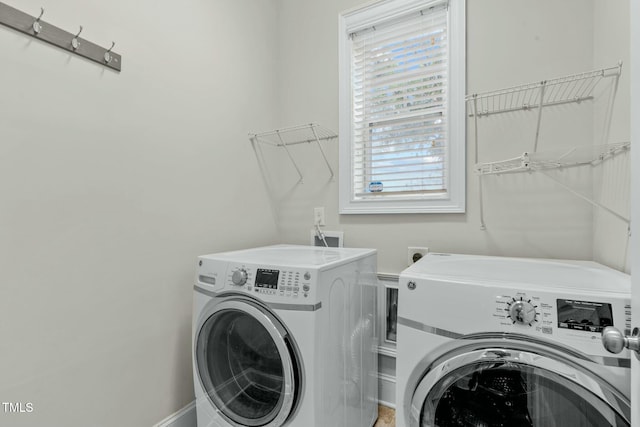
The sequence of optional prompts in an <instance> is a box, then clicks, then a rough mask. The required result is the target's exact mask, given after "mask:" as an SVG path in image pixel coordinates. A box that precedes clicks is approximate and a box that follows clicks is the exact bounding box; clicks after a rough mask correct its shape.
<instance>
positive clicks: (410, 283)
mask: <svg viewBox="0 0 640 427" xmlns="http://www.w3.org/2000/svg"><path fill="white" fill-rule="evenodd" d="M407 288H409V290H410V291H412V290H414V289H415V288H416V282H413V281H411V282H409V283H407Z"/></svg>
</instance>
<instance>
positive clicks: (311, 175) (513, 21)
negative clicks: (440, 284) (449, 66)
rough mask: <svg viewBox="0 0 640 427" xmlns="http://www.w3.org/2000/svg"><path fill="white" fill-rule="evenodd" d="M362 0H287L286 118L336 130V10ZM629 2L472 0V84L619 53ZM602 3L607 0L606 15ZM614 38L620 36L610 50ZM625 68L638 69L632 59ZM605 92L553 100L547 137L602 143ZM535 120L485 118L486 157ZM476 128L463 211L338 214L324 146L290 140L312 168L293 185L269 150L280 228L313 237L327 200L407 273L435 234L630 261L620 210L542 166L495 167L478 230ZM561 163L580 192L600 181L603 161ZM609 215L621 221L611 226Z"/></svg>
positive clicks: (540, 73)
mask: <svg viewBox="0 0 640 427" xmlns="http://www.w3.org/2000/svg"><path fill="white" fill-rule="evenodd" d="M359 4H361V2H360V1H358V0H341V1H339V0H333V1H329V2H316V1H312V0H295V1H293V0H278V5H279V21H278V22H279V24H278V28H279V32H278V45H279V46H280V51H279V52H280V54H279V57H278V59H279V61H278V64H279V65H278V70H279V73H278V76H279V92H280V94H281V95H280V96H281V98H280V108H279V109H278V110H279V113H280V116H279V121H280V122H281V123H282V125H283V126H285V125H292V124H298V123H307V122H311V121H317V122H319V123H321V124H323V125H325V126H327V127H329V128H331V129H334V130H337V128H338V116H337V102H338V72H337V69H338V67H337V60H338V58H337V42H338V41H337V15H338V14H339V13H340V12H341V11H343V10H346V9H349V8H353V7H356V6H358V5H359ZM627 9H628V2H606V7H605V2H604V1H603V0H591V1H586V2H585V1H584V0H564V1H561V2H558V1H554V0H538V1H535V2H532V1H527V0H515V1H514V0H482V1H479V0H468V1H467V28H468V32H467V93H474V92H482V91H487V90H494V89H500V88H504V87H509V86H513V85H517V84H522V83H529V82H536V81H539V80H543V79H551V78H555V77H561V76H565V75H570V74H574V73H580V72H583V71H589V70H592V69H595V68H605V67H609V66H613V65H615V64H616V63H617V61H618V60H619V59H625V58H626V57H628V51H629V41H628V29H627V30H625V28H627V27H628V23H627V20H626V19H624V17H625V16H627V15H626V13H625V10H627ZM603 10H607V13H606V14H604V15H603V13H602V12H603ZM605 15H606V16H605ZM618 21H620V25H618V24H617V22H618ZM611 27H615V28H616V30H615V34H614V33H613V32H611V31H609V29H610V28H611ZM607 42H611V43H614V44H613V46H615V47H614V48H613V49H612V50H609V51H607V49H606V46H604V44H607ZM605 52H607V54H605ZM623 73H626V74H627V75H628V74H629V69H628V67H627V68H626V69H625V70H624V71H623ZM603 90H604V89H603ZM627 92H628V77H626V78H624V79H621V81H620V87H619V90H618V93H619V94H624V93H627ZM620 98H621V99H618V102H617V104H616V105H617V111H616V115H615V120H614V123H613V127H614V128H615V131H614V132H612V134H615V135H616V139H618V138H617V137H622V138H624V137H625V135H624V134H625V133H627V134H628V126H627V125H626V124H625V123H627V122H628V97H627V101H626V103H627V104H626V106H625V104H624V102H625V100H624V96H622V97H620ZM601 102H603V101H602V99H598V100H597V101H596V102H586V103H582V104H581V105H575V104H574V105H572V106H567V107H564V108H557V109H555V110H554V111H553V112H552V113H548V112H547V111H550V110H545V113H544V115H543V120H542V128H541V136H540V143H539V149H540V150H545V149H546V150H548V149H553V148H556V147H558V146H563V147H567V146H574V145H575V146H581V145H590V144H593V143H594V141H595V140H596V138H597V137H598V136H599V135H600V132H599V131H598V129H597V125H596V123H600V122H601V121H600V116H599V114H601V107H600V104H599V103H601ZM620 105H622V107H620ZM625 115H626V116H625ZM620 116H622V117H620ZM625 117H626V118H625ZM535 124H536V120H535V114H534V113H531V112H529V113H521V114H514V115H511V116H509V117H505V115H501V116H494V117H490V118H484V119H481V120H480V123H479V136H480V149H479V150H478V160H479V161H480V162H487V161H494V160H501V159H505V158H510V157H515V156H518V155H520V154H522V152H524V151H529V150H531V149H532V145H533V140H534V135H535ZM467 128H468V137H467V159H468V176H467V212H466V214H449V215H443V214H422V215H339V214H338V207H337V200H338V196H337V195H338V184H337V180H336V181H329V180H328V173H327V171H326V168H323V165H322V160H321V158H320V157H319V155H318V151H317V150H316V149H315V147H313V146H306V145H305V146H299V147H295V149H293V150H292V151H293V152H292V154H293V155H294V156H296V159H298V161H299V163H300V165H301V169H302V170H303V173H306V176H305V181H304V184H301V185H296V175H295V172H294V171H293V168H292V166H291V165H290V164H289V163H288V159H287V158H286V157H285V156H284V154H283V153H279V154H278V153H270V154H271V155H272V156H273V160H272V161H273V163H274V169H278V174H277V176H276V177H275V178H274V179H273V182H272V183H271V191H272V192H274V193H275V194H274V196H273V197H272V198H271V199H272V200H273V201H274V206H275V211H276V218H277V221H278V227H279V231H280V233H281V235H282V238H283V240H285V241H287V242H291V243H305V242H307V241H308V235H309V229H310V228H311V227H312V224H313V222H312V220H313V216H312V215H313V208H314V207H316V206H324V207H325V208H326V212H327V227H326V229H327V230H343V231H344V232H345V238H344V239H345V244H346V245H349V246H356V247H375V248H378V250H379V269H380V271H381V272H385V273H398V272H400V271H401V270H402V269H403V268H404V267H406V264H407V261H406V259H407V247H408V246H427V247H429V248H430V249H431V250H432V251H438V252H459V253H477V254H492V255H509V256H531V257H548V258H568V259H594V257H595V258H596V259H598V260H600V261H602V262H605V263H607V264H609V265H612V266H614V267H616V268H620V269H623V268H624V261H625V259H626V254H625V248H626V234H625V233H624V232H622V233H620V232H619V230H618V229H619V228H620V227H619V224H617V223H615V221H616V220H611V219H610V218H608V217H604V218H603V220H602V221H600V222H596V221H595V220H594V216H597V218H599V215H600V213H599V212H594V210H593V209H592V207H591V205H589V204H587V203H585V202H584V201H582V200H581V199H579V198H577V197H575V196H572V195H571V194H570V193H568V192H566V191H565V190H564V189H562V188H561V187H559V186H558V185H557V184H555V183H554V182H553V181H551V180H550V179H548V178H547V177H544V176H542V175H536V174H518V175H512V176H503V177H486V179H484V199H483V200H484V216H485V223H486V226H487V228H486V230H484V231H483V230H481V229H480V226H479V224H480V208H479V195H478V188H479V184H478V179H477V177H476V176H475V175H474V173H473V172H472V167H473V165H474V164H475V156H476V151H475V147H474V144H473V129H474V128H473V122H472V121H471V120H470V121H469V122H468V127H467ZM626 138H627V139H628V136H627V137H626ZM327 149H328V151H329V152H330V153H331V157H330V159H331V161H332V163H333V165H337V163H338V155H337V142H336V143H330V144H327ZM278 162H280V163H278ZM275 165H277V166H275ZM554 174H555V175H556V177H557V178H558V179H561V180H562V181H564V182H566V183H567V184H569V185H570V186H571V187H573V188H575V189H576V190H578V191H581V192H583V193H586V194H589V195H593V193H594V188H595V190H598V189H599V187H597V186H596V184H598V183H599V182H600V181H596V182H595V183H594V176H595V175H596V174H597V173H596V172H595V171H593V170H590V169H589V168H580V169H578V170H572V171H555V172H554ZM619 179H620V180H621V181H624V179H625V178H624V177H620V178H619ZM627 181H628V178H627ZM598 191H600V190H598ZM601 193H603V194H608V192H607V191H601ZM618 194H619V193H618ZM597 195H598V194H596V196H597ZM619 198H621V199H625V200H626V199H628V192H627V193H624V191H622V194H619ZM611 222H613V224H611ZM608 227H613V228H616V231H615V232H614V233H610V232H609V231H608ZM624 227H625V226H623V228H624ZM596 236H597V238H596ZM594 246H597V248H594ZM606 247H608V248H615V250H614V251H610V250H606V249H605V248H606ZM603 249H604V250H603ZM594 252H596V255H597V256H594Z"/></svg>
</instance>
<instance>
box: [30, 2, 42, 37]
mask: <svg viewBox="0 0 640 427" xmlns="http://www.w3.org/2000/svg"><path fill="white" fill-rule="evenodd" d="M42 15H44V7H41V8H40V15H39V16H38V17H37V18H36V20H35V21H34V22H33V25H32V27H33V31H34V32H35V33H36V34H39V33H40V31H42V25H40V18H42Z"/></svg>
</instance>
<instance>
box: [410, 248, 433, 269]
mask: <svg viewBox="0 0 640 427" xmlns="http://www.w3.org/2000/svg"><path fill="white" fill-rule="evenodd" d="M428 253H429V248H425V247H422V246H409V248H408V251H407V265H411V264H413V263H414V262H416V261H418V260H419V259H420V258H422V257H423V256H425V255H426V254H428Z"/></svg>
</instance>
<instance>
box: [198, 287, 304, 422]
mask: <svg viewBox="0 0 640 427" xmlns="http://www.w3.org/2000/svg"><path fill="white" fill-rule="evenodd" d="M214 302H215V303H212V304H211V305H210V306H209V309H208V310H207V309H205V312H204V313H203V317H202V319H203V320H202V321H201V322H200V326H199V328H198V335H197V339H196V343H195V349H194V350H195V351H194V355H195V356H194V357H195V364H196V369H197V372H198V377H199V379H200V382H201V384H202V386H203V388H204V391H205V393H206V394H207V395H208V397H209V400H210V401H211V403H212V404H213V405H214V406H215V408H216V409H217V410H218V411H219V413H220V414H221V415H222V416H223V417H224V418H225V419H226V420H227V421H228V422H229V423H230V424H231V425H234V426H265V427H266V426H268V427H276V426H280V425H282V424H283V423H284V422H285V421H286V419H287V418H288V417H289V415H290V414H291V413H292V412H293V411H294V410H295V404H296V403H297V400H298V397H299V396H298V395H299V393H300V391H301V390H302V387H301V384H299V382H300V380H301V371H300V367H301V363H300V360H299V355H298V353H297V351H296V350H295V346H294V345H293V343H292V341H291V339H290V337H289V334H288V332H287V330H286V329H285V328H284V326H283V325H282V324H281V322H280V321H279V320H278V318H277V317H276V316H275V315H274V314H273V313H271V312H270V311H269V310H268V309H267V308H265V307H263V306H261V305H260V304H258V303H256V302H254V301H252V300H250V299H248V298H242V297H227V298H226V299H221V300H220V301H219V302H218V301H215V300H214Z"/></svg>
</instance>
